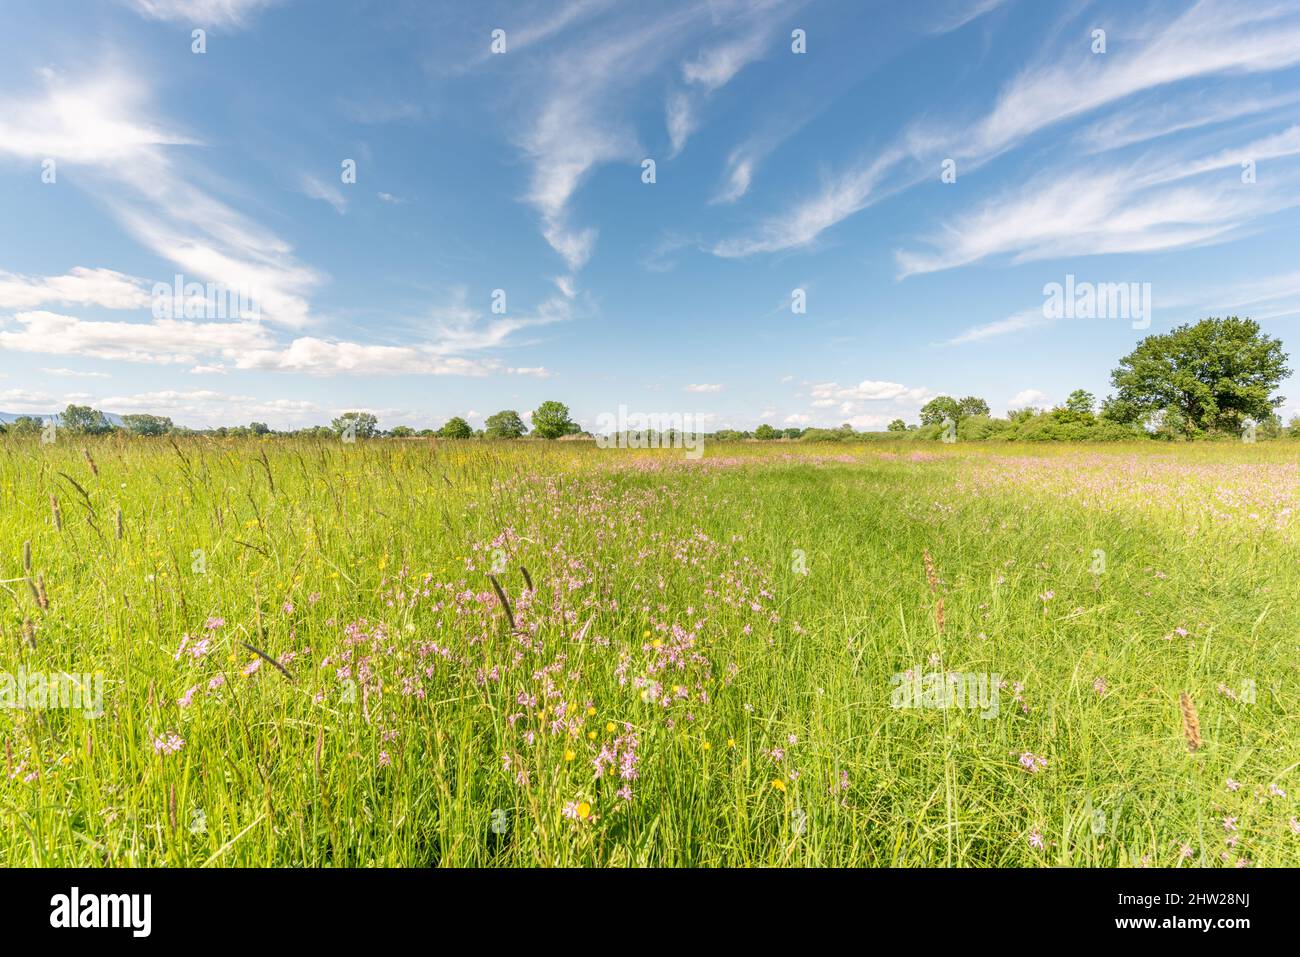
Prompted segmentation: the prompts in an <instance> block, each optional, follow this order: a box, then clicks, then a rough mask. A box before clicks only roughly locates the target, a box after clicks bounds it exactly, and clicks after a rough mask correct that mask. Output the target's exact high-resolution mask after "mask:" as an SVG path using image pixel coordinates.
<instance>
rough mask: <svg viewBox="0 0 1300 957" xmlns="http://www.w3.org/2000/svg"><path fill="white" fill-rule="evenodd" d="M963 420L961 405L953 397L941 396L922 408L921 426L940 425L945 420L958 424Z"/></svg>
mask: <svg viewBox="0 0 1300 957" xmlns="http://www.w3.org/2000/svg"><path fill="white" fill-rule="evenodd" d="M960 418H961V403H959V402H958V401H957V400H956V399H954V398H952V397H951V396H947V395H941V396H936V397H935V398H933V399H931V400H930V401H929V402H927V403H926V404H925V405H923V406H921V424H922V425H938V424H939V423H940V422H942V421H943V420H944V419H952V420H953V421H954V422H956V421H957V420H958V419H960Z"/></svg>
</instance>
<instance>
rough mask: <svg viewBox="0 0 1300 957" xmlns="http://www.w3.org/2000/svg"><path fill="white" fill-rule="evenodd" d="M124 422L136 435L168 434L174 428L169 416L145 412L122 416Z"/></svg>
mask: <svg viewBox="0 0 1300 957" xmlns="http://www.w3.org/2000/svg"><path fill="white" fill-rule="evenodd" d="M122 424H123V425H125V426H126V427H127V429H128V430H129V431H130V432H133V433H135V434H136V435H166V434H167V433H168V432H170V431H171V430H172V420H171V419H169V418H167V416H165V415H147V414H145V413H143V412H141V413H139V414H138V415H124V416H122Z"/></svg>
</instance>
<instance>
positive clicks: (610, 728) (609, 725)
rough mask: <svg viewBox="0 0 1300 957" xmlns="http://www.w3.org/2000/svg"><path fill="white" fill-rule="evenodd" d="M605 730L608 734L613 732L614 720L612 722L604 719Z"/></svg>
mask: <svg viewBox="0 0 1300 957" xmlns="http://www.w3.org/2000/svg"><path fill="white" fill-rule="evenodd" d="M605 731H606V732H607V733H609V734H613V733H614V722H613V721H606V722H605Z"/></svg>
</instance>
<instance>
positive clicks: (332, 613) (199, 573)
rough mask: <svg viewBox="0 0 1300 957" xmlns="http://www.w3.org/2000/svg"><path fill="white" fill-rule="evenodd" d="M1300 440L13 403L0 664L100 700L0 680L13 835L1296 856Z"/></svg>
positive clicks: (915, 862) (579, 859)
mask: <svg viewBox="0 0 1300 957" xmlns="http://www.w3.org/2000/svg"><path fill="white" fill-rule="evenodd" d="M87 452H88V453H89V456H90V457H93V461H94V463H95V466H96V468H97V469H98V474H97V475H96V474H95V473H94V472H93V471H92V468H91V464H90V459H88V458H87ZM1298 462H1300V454H1297V448H1296V446H1295V445H1290V444H1287V443H1281V442H1278V443H1260V444H1258V445H1252V446H1245V445H1232V446H1183V447H1175V446H1158V445H1155V444H1154V443H1151V444H1147V445H1142V446H1132V447H1107V448H1101V447H1097V448H1079V447H1061V446H1051V447H1046V448H1032V449H1030V448H1026V447H1023V446H1005V445H999V446H961V445H959V446H955V447H945V446H942V445H940V444H935V446H933V447H928V446H927V447H925V448H918V447H917V446H916V445H915V444H902V443H900V444H898V445H897V446H890V447H883V446H881V445H879V444H877V445H872V446H840V445H833V446H826V445H819V446H816V447H813V448H808V447H807V446H799V445H794V444H785V443H779V444H777V443H773V444H764V445H756V444H752V443H750V444H742V445H735V446H711V447H709V449H708V450H707V454H706V456H705V457H704V459H703V460H701V461H699V462H689V461H686V460H685V459H684V458H683V457H682V455H681V453H680V452H669V451H662V452H659V451H646V452H630V451H626V450H605V451H601V450H597V449H595V448H594V447H593V446H592V445H590V444H588V443H580V442H574V443H551V444H544V443H538V442H519V443H484V442H463V443H455V442H443V443H430V442H424V441H405V442H402V441H388V440H381V441H373V442H358V443H356V444H353V445H344V444H342V443H312V442H291V441H288V440H273V441H266V442H257V441H251V440H250V441H236V442H225V443H219V442H214V441H208V440H188V441H182V442H180V443H179V446H178V447H176V448H174V447H173V446H172V445H171V444H169V443H168V442H166V441H139V440H137V441H127V440H116V439H115V440H106V441H101V442H80V441H78V440H76V439H75V438H71V437H61V438H60V439H59V441H58V442H57V443H56V444H54V445H51V446H44V445H41V444H40V443H39V442H35V441H26V440H16V439H9V440H2V441H0V579H4V580H5V581H4V584H2V585H0V588H2V589H3V591H0V602H2V603H3V606H4V607H3V612H2V613H0V630H2V632H3V633H2V634H0V647H2V648H3V662H4V663H3V665H2V666H0V667H2V668H3V669H4V670H6V671H8V672H10V673H16V672H17V670H18V669H19V668H20V667H21V668H22V669H24V670H25V671H26V672H27V673H29V674H30V673H32V672H38V671H39V672H44V673H55V672H60V671H64V672H72V673H76V674H90V673H94V672H102V675H103V706H104V712H105V713H104V714H103V715H102V716H101V717H99V718H90V717H87V716H86V715H84V714H83V713H81V712H80V711H77V710H73V709H66V708H61V709H45V710H30V709H29V710H18V709H9V710H0V735H2V736H3V738H4V740H5V750H6V757H5V761H6V773H5V774H4V775H3V777H0V865H39V866H54V865H58V866H72V865H162V864H166V865H170V866H203V865H210V866H249V865H276V866H280V865H305V866H391V865H403V866H417V867H424V866H433V865H464V866H531V865H546V866H552V865H560V866H574V865H612V866H626V865H667V866H698V865H728V866H735V865H798V866H851V865H864V866H880V865H895V866H1047V865H1074V866H1106V867H1112V866H1134V865H1137V864H1140V863H1142V862H1143V861H1146V862H1148V863H1150V864H1152V865H1153V866H1232V865H1236V864H1238V863H1245V864H1250V865H1259V866H1263V865H1295V864H1296V863H1297V862H1300V833H1295V828H1300V824H1296V825H1294V827H1293V824H1292V822H1293V820H1295V819H1296V818H1300V807H1298V806H1297V801H1296V797H1297V796H1300V773H1298V772H1297V762H1300V730H1298V728H1300V725H1298V724H1297V720H1296V719H1297V701H1298V700H1300V696H1298V692H1300V674H1298V673H1297V663H1298V662H1300V658H1298V657H1297V651H1298V650H1300V613H1297V610H1296V607H1295V598H1296V595H1297V594H1298V593H1300V564H1298V563H1297V558H1300V554H1298V548H1297V545H1298V544H1300V524H1297V522H1298V521H1300V517H1298V514H1297V513H1300V465H1298V464H1297V463H1298ZM73 482H75V483H76V484H77V485H79V486H80V487H81V489H83V490H84V493H85V494H84V495H83V494H82V492H81V491H79V490H78V488H77V487H75V486H74V485H73ZM51 496H55V497H56V498H57V501H58V508H59V512H60V514H61V524H62V527H61V529H60V528H57V527H56V523H55V519H54V514H53V508H52V505H51ZM118 509H120V510H121V515H122V519H121V523H122V537H121V538H119V537H118V534H117V531H116V525H117V519H116V513H117V510H118ZM1291 509H1295V510H1296V511H1295V512H1293V511H1290V510H1291ZM24 542H30V543H31V546H30V547H31V556H32V558H31V565H32V568H31V573H30V577H31V579H32V580H33V584H34V585H36V584H37V583H38V582H39V581H40V580H41V579H43V581H44V587H45V589H46V594H47V597H48V608H42V607H40V603H39V602H38V601H37V599H36V598H35V597H34V596H33V593H32V589H31V588H30V587H29V586H28V583H27V581H25V579H26V578H28V577H29V576H28V573H27V572H26V570H25V569H24V566H23V545H24ZM498 548H499V549H500V554H497V553H496V552H495V550H496V549H498ZM926 552H928V553H929V554H930V556H931V557H932V560H933V564H934V567H935V570H936V573H937V576H938V582H937V584H936V586H935V588H934V590H933V591H932V589H931V586H930V584H929V583H928V582H927V578H926V571H925V564H924V562H925V559H924V555H925V553H926ZM494 562H496V563H498V567H501V563H503V564H504V568H503V570H502V571H501V573H500V574H499V575H498V578H499V580H500V582H501V585H502V587H503V588H504V590H505V591H506V593H507V594H508V598H509V600H510V602H511V605H512V611H513V614H514V616H515V618H516V625H517V632H516V633H513V634H512V633H511V631H510V627H509V625H508V623H507V620H506V615H505V612H504V610H503V609H502V608H501V607H500V603H499V602H498V600H497V598H496V596H495V594H494V592H493V588H492V585H491V583H490V581H489V578H488V574H489V572H490V570H491V568H492V566H493V564H494ZM1103 563H1104V567H1103ZM800 568H804V569H806V574H800V573H799V570H798V569H800ZM524 569H526V570H527V573H528V575H529V577H531V579H532V581H533V584H534V585H535V591H533V592H526V590H525V578H524ZM38 590H39V585H38ZM426 591H427V592H428V594H427V596H426V595H425V594H424V593H425V592H426ZM1049 593H1050V594H1051V596H1052V597H1050V598H1045V597H1044V596H1047V595H1048V594H1049ZM458 595H459V598H458V597H457V596H458ZM938 599H941V600H942V603H943V608H944V625H943V627H942V629H941V628H940V626H939V623H938V620H937V616H936V604H937V600H938ZM288 606H292V610H291V611H290V610H287V608H288ZM755 606H757V608H755ZM210 616H216V617H219V618H222V619H224V621H225V624H224V625H222V626H221V627H219V628H217V629H215V630H214V631H212V632H211V636H212V639H213V640H212V650H211V651H210V652H209V653H208V654H207V655H206V656H205V657H202V658H198V659H196V658H193V657H192V656H188V655H182V656H181V658H180V660H177V659H176V657H175V656H176V653H177V650H178V647H179V646H180V644H181V641H182V637H183V636H184V635H187V634H188V635H191V636H196V635H200V634H205V633H207V632H206V630H205V622H206V621H207V619H208V618H209V617H210ZM25 622H26V623H28V624H27V625H25ZM358 623H361V624H358ZM354 624H356V625H357V627H355V628H353V629H352V630H351V631H349V626H352V625H354ZM1179 628H1181V629H1184V630H1186V631H1187V633H1188V634H1187V635H1186V636H1183V635H1181V634H1178V633H1177V632H1176V631H1175V629H1179ZM33 629H34V630H33ZM28 634H31V635H34V645H33V642H32V641H31V640H29V638H28ZM350 636H351V637H350ZM350 642H351V643H350ZM245 643H246V644H247V645H252V646H254V647H256V648H258V649H260V650H262V651H264V652H265V653H267V654H268V655H270V656H271V657H273V658H276V659H278V660H279V661H281V662H284V663H285V664H286V667H287V670H288V671H289V673H290V675H291V676H292V680H289V679H286V678H285V677H284V676H283V675H282V674H281V673H280V672H279V671H277V670H276V669H275V668H274V667H272V666H271V665H269V664H267V663H266V662H264V661H263V662H262V665H261V667H260V669H259V670H257V671H256V672H254V673H253V674H251V675H248V676H245V675H244V674H243V671H244V670H245V668H246V667H247V666H249V665H250V664H251V663H252V662H254V661H260V660H261V659H259V658H258V657H257V656H256V655H255V654H254V653H253V652H251V651H249V650H248V648H247V647H246V646H245ZM349 654H350V655H351V659H350V660H349V659H348V658H347V657H346V656H348V655H349ZM363 660H365V668H364V669H363V668H362V667H361V665H362V661H363ZM932 662H933V663H932ZM679 665H680V667H679ZM918 665H919V666H920V667H921V668H922V670H924V671H934V672H954V671H955V672H962V673H975V674H993V673H996V674H997V675H1000V676H1001V678H1002V679H1003V680H1005V681H1006V682H1007V683H1008V684H1007V687H1006V688H1004V689H1002V690H1001V692H1000V695H999V708H998V713H997V715H996V716H995V717H991V718H987V719H986V718H982V717H981V716H980V714H979V713H978V712H976V711H972V710H963V709H957V708H947V709H942V708H915V709H908V708H892V707H891V692H892V690H893V689H892V687H891V678H892V677H893V676H894V675H895V674H897V673H900V672H904V671H906V670H907V669H909V668H914V667H916V666H918ZM340 666H342V667H343V668H348V667H350V668H351V674H350V675H349V674H348V673H347V672H346V671H343V672H340ZM1098 679H1102V680H1103V681H1104V684H1105V688H1104V693H1099V692H1098V690H1096V688H1095V687H1094V684H1095V683H1096V682H1097V681H1098ZM220 680H224V685H223V686H222V687H219V688H217V689H216V690H209V684H210V683H211V682H213V681H220ZM656 685H657V686H658V688H659V689H661V690H657V689H656ZM196 686H197V690H196V691H195V692H194V694H193V695H192V701H191V703H190V704H189V705H188V707H182V706H181V705H180V704H179V703H178V700H179V699H181V698H182V697H183V696H184V695H185V694H186V692H187V690H188V689H190V688H193V687H196ZM1017 687H1018V688H1020V689H1021V690H1019V691H1017V690H1016V689H1017ZM1221 688H1222V689H1226V691H1227V692H1229V693H1230V694H1225V693H1224V692H1223V691H1222V690H1220V689H1221ZM1251 688H1253V689H1254V693H1253V701H1252V700H1249V699H1250V698H1251V697H1252V695H1251V694H1250V690H1249V689H1251ZM679 689H680V690H679ZM1182 692H1186V693H1188V694H1189V695H1190V696H1191V698H1192V700H1193V701H1194V702H1195V704H1196V706H1197V708H1198V710H1199V717H1200V727H1201V736H1202V738H1203V741H1204V743H1203V746H1202V747H1201V748H1200V749H1199V750H1198V751H1196V752H1194V753H1193V752H1191V751H1189V748H1188V746H1187V743H1186V741H1185V739H1184V731H1183V725H1182V720H1181V717H1180V714H1179V695H1180V693H1182ZM521 695H522V696H523V697H524V698H525V699H530V698H533V697H535V698H536V699H537V703H536V704H535V705H534V704H532V703H531V701H530V702H529V703H528V704H526V705H525V704H520V703H518V702H519V698H520V696H521ZM665 695H667V696H668V697H669V698H670V699H672V700H671V703H670V704H669V705H668V706H665V705H664V704H663V703H662V701H663V697H664V696H665ZM1234 698H1235V700H1234ZM558 705H564V706H565V713H564V715H563V717H558V716H557V713H556V706H558ZM1022 705H1023V706H1022ZM1026 709H1027V710H1026ZM589 711H590V712H591V713H590V714H589V713H588V712H589ZM611 724H612V725H613V728H614V730H613V731H612V732H611V731H607V730H606V729H607V727H609V726H610V725H611ZM169 734H176V735H179V737H180V738H183V739H184V746H183V747H181V748H180V750H178V751H176V752H175V753H172V754H160V753H157V752H156V750H155V746H154V741H155V737H157V736H162V737H164V738H165V737H166V736H167V735H169ZM630 736H635V738H636V739H637V744H636V747H635V749H634V750H635V754H636V762H635V772H636V778H635V779H634V780H631V781H630V782H628V783H630V786H631V789H632V796H631V800H630V801H628V800H625V799H624V798H622V797H620V796H618V794H617V792H618V790H619V789H620V787H621V786H623V784H624V783H625V782H623V781H622V780H620V778H619V773H618V772H619V764H620V762H622V761H623V760H624V758H623V753H624V751H625V750H626V748H625V747H622V746H620V747H619V750H618V754H617V756H616V758H615V765H614V767H613V769H612V770H611V771H610V772H609V773H607V774H605V775H603V776H601V777H599V778H597V777H596V776H595V767H594V764H593V762H594V761H595V760H596V759H597V757H598V755H599V754H600V751H601V749H602V747H605V746H611V747H612V746H614V743H615V740H616V739H620V738H621V739H622V740H623V744H624V745H625V744H626V743H627V739H628V738H629V737H630ZM792 740H793V743H792ZM774 749H782V750H783V751H784V754H783V755H782V756H781V757H780V759H779V760H778V759H777V758H776V757H774V756H773V751H774ZM1026 752H1028V753H1030V754H1032V755H1036V756H1040V757H1043V758H1045V759H1046V762H1047V763H1046V767H1045V768H1042V769H1041V770H1038V771H1036V772H1030V771H1028V770H1026V769H1025V768H1024V767H1022V766H1021V764H1020V756H1021V755H1022V754H1025V753H1026ZM507 758H508V759H509V764H510V767H509V768H508V769H507V767H506V766H505V765H506V759H507ZM569 758H571V759H569ZM1229 779H1233V780H1234V781H1237V782H1240V788H1239V789H1237V790H1229V789H1228V787H1227V781H1228V780H1229ZM844 780H847V787H842V786H841V782H842V781H844ZM774 782H779V784H778V783H774ZM1270 786H1273V788H1274V789H1275V790H1276V791H1280V792H1285V793H1286V795H1287V796H1286V797H1282V796H1280V794H1275V793H1273V792H1271V791H1270ZM566 805H570V806H572V807H574V808H576V807H578V806H579V805H582V806H583V807H584V810H585V807H586V806H589V807H590V813H589V814H588V815H587V816H586V817H585V819H584V818H582V817H578V818H572V817H568V816H566V815H565V814H564V808H565V806H566ZM495 811H499V812H504V814H500V813H498V814H496V815H495V819H496V821H497V822H501V821H503V820H504V827H501V826H500V823H498V825H497V827H496V829H495V830H494V826H493V820H494V812H495ZM200 812H201V814H200ZM1225 818H1235V827H1236V831H1235V832H1232V833H1231V834H1230V833H1229V832H1228V831H1226V830H1225V826H1224V820H1225ZM200 822H201V823H200ZM498 831H500V833H497V832H498ZM1031 835H1041V838H1042V844H1043V846H1042V847H1041V848H1040V847H1034V846H1031V841H1030V838H1031ZM1230 837H1231V838H1234V839H1235V843H1233V844H1229V843H1228V840H1227V839H1228V838H1230ZM1184 846H1185V847H1186V848H1187V849H1188V850H1187V851H1186V852H1185V851H1184V850H1183V847H1184Z"/></svg>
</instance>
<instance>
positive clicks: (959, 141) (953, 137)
mask: <svg viewBox="0 0 1300 957" xmlns="http://www.w3.org/2000/svg"><path fill="white" fill-rule="evenodd" d="M984 12H987V11H984ZM1131 19H1132V23H1130V24H1127V25H1124V24H1120V25H1117V26H1118V27H1119V28H1118V29H1113V30H1112V33H1113V34H1114V35H1115V36H1116V37H1119V38H1123V39H1124V41H1125V44H1126V50H1125V52H1124V54H1123V55H1120V54H1118V53H1115V52H1112V53H1108V54H1106V55H1104V56H1098V55H1094V54H1092V53H1091V52H1090V49H1089V46H1088V43H1087V42H1086V41H1087V31H1080V30H1076V31H1073V32H1071V31H1070V30H1063V31H1061V37H1059V38H1057V39H1056V40H1055V41H1053V42H1052V43H1051V44H1050V45H1049V46H1047V47H1045V48H1044V49H1043V50H1041V51H1039V52H1038V53H1037V55H1036V57H1035V58H1034V59H1033V60H1032V61H1031V63H1030V65H1029V66H1027V67H1026V68H1025V69H1024V70H1022V71H1021V73H1020V74H1019V75H1018V76H1017V77H1015V78H1014V79H1013V80H1012V81H1011V82H1010V83H1008V84H1007V85H1006V86H1005V87H1004V88H1003V90H1002V92H1001V93H1000V94H999V96H998V97H997V100H996V102H995V103H994V105H993V107H992V108H991V109H990V110H989V111H988V112H987V113H985V114H984V115H983V116H981V117H979V118H977V119H975V120H974V121H971V122H948V123H947V124H946V125H944V126H940V125H937V124H936V121H933V120H926V121H923V122H921V121H918V122H915V123H913V124H911V125H909V126H908V127H907V128H906V129H905V130H904V131H903V132H902V133H901V134H900V135H899V136H898V138H897V141H896V143H895V144H894V145H893V146H891V147H887V148H886V149H884V150H882V151H880V153H879V154H878V155H877V156H876V157H875V158H873V159H871V160H869V161H867V162H866V163H865V164H863V165H861V166H858V167H856V168H853V169H850V170H847V171H845V172H843V173H841V174H840V175H839V176H838V177H835V178H833V179H831V180H830V181H829V182H827V183H826V184H825V185H824V186H823V187H822V188H821V189H820V190H818V191H814V192H812V193H810V194H809V195H808V196H807V197H806V198H804V199H803V200H800V201H799V202H797V203H795V204H794V205H793V206H792V207H791V208H789V209H787V210H785V211H783V212H781V213H779V214H777V215H775V216H772V217H770V218H769V219H767V220H765V221H764V222H762V223H760V225H759V227H758V229H757V230H756V231H755V232H753V233H751V234H749V235H745V236H740V237H733V238H731V239H727V240H724V241H721V242H719V243H716V244H715V245H714V246H713V250H712V251H713V252H714V253H715V254H716V255H719V256H724V257H738V256H750V255H754V254H758V253H767V252H776V251H781V250H785V249H794V248H800V247H805V246H808V245H810V244H811V243H813V242H814V241H815V240H816V239H817V238H818V237H819V236H820V235H821V233H822V232H824V231H825V230H827V229H829V228H831V227H832V226H835V225H837V224H838V223H840V222H842V221H843V220H845V219H847V218H848V217H850V216H852V215H854V214H856V213H858V212H860V211H862V210H863V209H866V208H867V207H868V206H870V205H873V204H874V203H875V202H877V201H878V200H879V199H880V198H881V196H880V192H879V190H878V188H877V187H878V185H879V184H880V183H881V182H883V181H885V180H886V178H888V179H889V180H890V181H891V182H892V181H894V180H895V179H896V178H898V177H899V176H900V174H901V178H902V180H903V181H904V182H903V186H904V187H906V186H911V185H915V184H916V183H918V182H921V181H923V180H927V179H930V178H931V177H932V176H933V175H935V174H934V173H933V172H932V170H931V169H929V168H926V170H925V173H924V174H923V175H919V176H913V175H911V174H909V173H908V172H907V171H906V169H907V167H909V166H910V167H911V168H913V169H915V168H916V164H918V163H925V162H931V161H933V162H936V163H937V160H935V159H934V158H935V157H936V156H937V157H940V158H942V157H953V158H956V159H957V160H958V161H959V162H960V163H961V164H962V169H963V170H965V171H967V172H969V171H970V170H972V169H974V168H977V167H978V166H979V165H981V164H984V163H986V162H988V161H989V160H991V159H993V158H994V157H996V156H997V155H999V154H1001V153H1003V152H1005V151H1007V150H1009V149H1012V148H1014V147H1016V146H1018V145H1020V144H1021V143H1023V142H1024V141H1026V140H1027V139H1028V138H1029V137H1030V136H1032V135H1033V134H1035V133H1038V132H1040V131H1042V130H1044V129H1047V128H1048V127H1051V126H1054V125H1056V124H1058V123H1060V122H1062V121H1064V120H1067V119H1071V118H1074V117H1080V116H1083V115H1085V114H1087V113H1090V112H1092V111H1095V110H1098V109H1100V108H1102V107H1105V106H1109V105H1114V104H1118V103H1120V102H1121V101H1124V100H1126V99H1127V98H1129V97H1132V96H1133V95H1134V94H1137V93H1140V92H1142V91H1145V90H1151V89H1155V88H1158V87H1167V86H1169V85H1171V84H1174V83H1178V82H1180V81H1185V80H1190V79H1193V78H1204V77H1209V76H1218V75H1234V76H1236V75H1243V74H1258V73H1266V72H1269V71H1275V70H1281V69H1285V68H1288V67H1291V66H1294V65H1296V64H1300V10H1297V8H1295V7H1294V6H1287V5H1281V4H1269V5H1259V6H1249V5H1242V4H1235V3H1229V2H1222V0H1200V2H1199V3H1196V4H1195V5H1194V6H1192V7H1191V8H1190V9H1188V10H1187V11H1186V12H1184V13H1182V14H1181V15H1179V16H1176V17H1174V18H1173V19H1172V20H1170V19H1169V18H1168V17H1167V16H1163V15H1152V14H1147V15H1146V16H1145V19H1143V18H1141V17H1140V16H1139V15H1136V14H1135V15H1133V16H1132V18H1131ZM1081 37H1082V39H1080V38H1081ZM1130 135H1132V134H1130ZM748 175H749V171H746V172H744V173H741V174H740V179H739V180H738V181H737V183H736V184H735V185H733V187H732V191H733V192H736V191H739V192H743V190H738V187H739V186H740V185H741V184H745V185H746V186H747V181H746V177H747V176H748ZM1040 183H1042V184H1046V185H1047V186H1048V187H1049V188H1050V186H1051V185H1052V184H1051V182H1050V177H1042V178H1041V179H1040ZM891 192H892V190H891ZM724 195H725V194H724ZM1050 200H1051V197H1048V198H1047V201H1050ZM1229 218H1231V217H1229ZM1206 232H1208V231H1207V230H1204V229H1202V230H1191V231H1188V232H1187V233H1186V235H1188V236H1189V237H1193V238H1192V239H1191V240H1190V241H1196V240H1195V238H1194V237H1196V236H1200V235H1204V234H1205V233H1206ZM1099 245H1104V244H1099ZM1153 248H1168V247H1166V246H1161V245H1159V244H1156V245H1154V246H1153ZM908 273H909V269H906V268H905V269H904V274H908Z"/></svg>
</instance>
